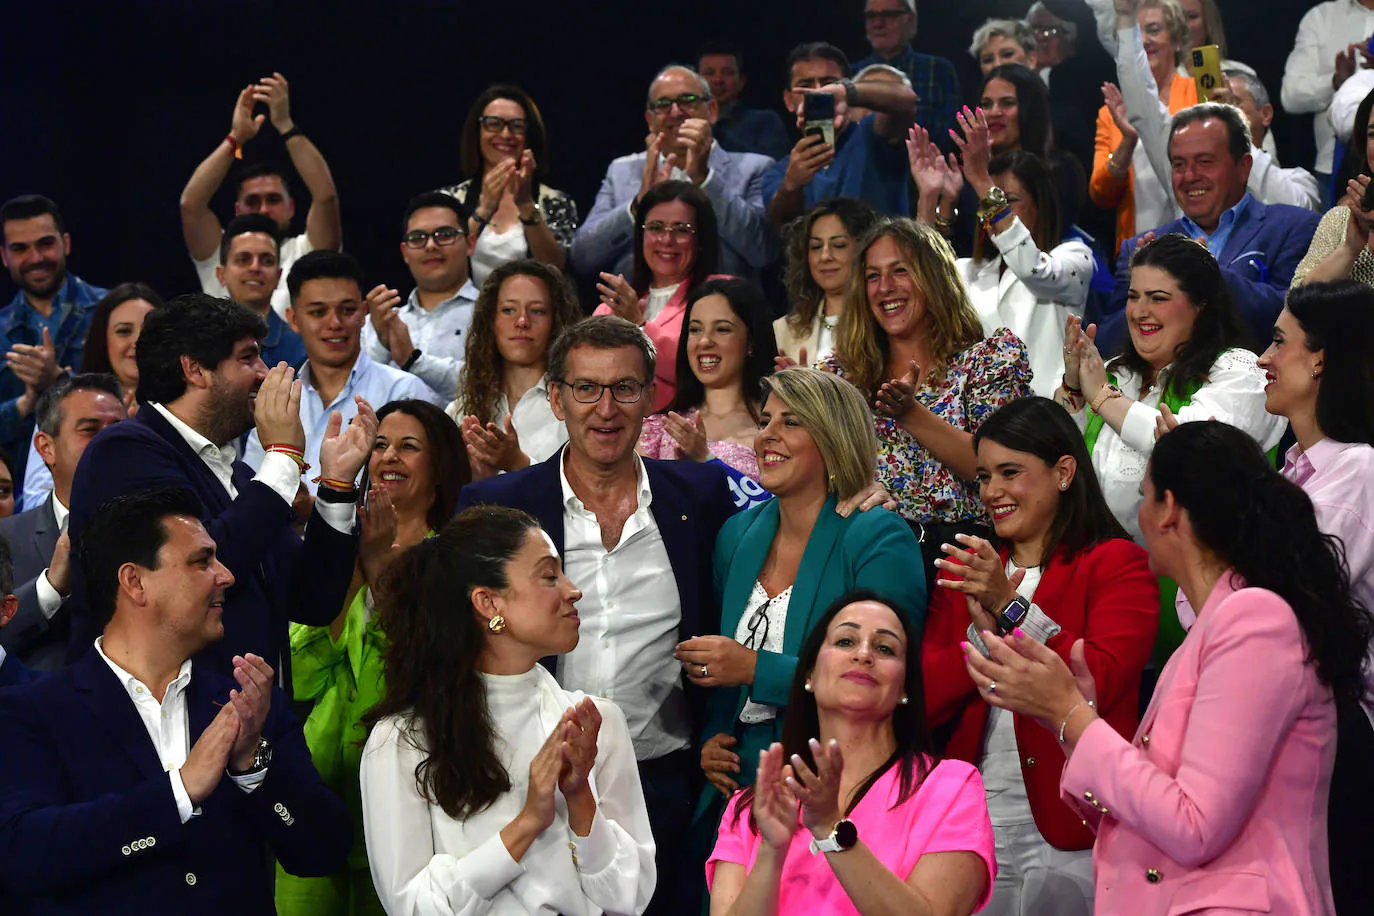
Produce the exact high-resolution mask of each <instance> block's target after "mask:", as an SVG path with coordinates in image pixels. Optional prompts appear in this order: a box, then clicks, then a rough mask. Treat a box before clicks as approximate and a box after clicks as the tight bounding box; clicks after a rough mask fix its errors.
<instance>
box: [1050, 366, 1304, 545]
mask: <svg viewBox="0 0 1374 916" xmlns="http://www.w3.org/2000/svg"><path fill="white" fill-rule="evenodd" d="M1170 368H1172V367H1170V366H1166V367H1165V368H1164V369H1162V370H1160V372H1159V377H1158V380H1157V384H1155V386H1154V387H1152V388H1151V389H1150V392H1149V394H1147V395H1145V397H1143V398H1141V397H1140V382H1141V379H1140V377H1139V376H1138V375H1136V374H1135V373H1134V372H1132V371H1130V370H1128V369H1126V368H1124V367H1123V366H1121V365H1120V364H1116V365H1111V366H1108V369H1109V370H1110V371H1111V372H1112V374H1113V375H1115V376H1116V379H1117V387H1118V388H1120V389H1121V393H1122V394H1124V395H1125V396H1126V397H1128V398H1131V399H1132V400H1134V401H1135V403H1134V404H1132V405H1131V407H1130V410H1129V411H1127V413H1126V419H1125V420H1123V421H1122V423H1121V434H1120V435H1117V433H1116V431H1115V430H1113V429H1112V428H1111V426H1110V425H1109V424H1106V423H1103V424H1102V432H1101V433H1100V434H1099V435H1098V437H1097V444H1096V445H1095V446H1094V447H1093V454H1092V458H1093V470H1094V471H1096V472H1097V479H1098V481H1099V482H1100V483H1101V484H1102V495H1103V496H1105V497H1106V499H1107V505H1108V506H1109V507H1110V508H1111V510H1112V514H1113V515H1115V516H1116V520H1117V521H1119V522H1120V523H1121V524H1122V526H1123V527H1125V529H1126V531H1127V532H1128V533H1129V534H1130V535H1131V537H1132V538H1134V539H1135V541H1136V542H1137V543H1140V540H1141V539H1140V525H1139V524H1138V523H1137V521H1136V509H1137V508H1138V507H1139V506H1140V482H1141V480H1143V479H1144V477H1145V465H1146V463H1147V462H1148V461H1149V460H1150V453H1151V452H1153V451H1154V448H1155V421H1156V420H1157V419H1158V418H1159V415H1160V411H1159V396H1160V392H1161V391H1163V390H1164V386H1165V384H1166V383H1167V381H1168V372H1169V370H1170ZM1087 418H1088V411H1087V410H1086V409H1080V410H1079V411H1078V412H1077V413H1074V414H1073V419H1074V422H1075V423H1077V424H1078V426H1079V428H1080V429H1083V428H1085V427H1086V426H1087ZM1178 419H1179V422H1181V423H1187V422H1189V421H1191V420H1212V419H1215V420H1220V421H1221V422H1223V423H1229V424H1231V425H1232V426H1235V427H1237V428H1238V429H1240V430H1242V431H1244V432H1246V433H1248V434H1249V435H1250V436H1251V437H1252V438H1253V439H1254V440H1255V441H1257V442H1258V443H1259V444H1260V446H1261V447H1262V448H1264V449H1265V450H1266V451H1267V450H1269V449H1271V448H1273V447H1274V446H1276V445H1278V444H1279V439H1280V438H1281V437H1282V436H1283V431H1284V429H1285V427H1286V426H1287V425H1288V421H1287V420H1285V419H1284V418H1283V417H1279V416H1275V415H1273V414H1271V413H1268V412H1266V411H1265V409H1264V373H1263V372H1261V371H1260V368H1259V365H1258V357H1256V356H1255V354H1254V353H1251V352H1250V351H1249V350H1242V349H1234V350H1226V351H1223V352H1222V354H1221V355H1220V356H1218V357H1217V359H1216V362H1214V363H1212V368H1211V369H1210V370H1209V371H1208V380H1207V383H1206V384H1205V385H1203V386H1202V387H1201V388H1199V389H1198V390H1197V392H1196V393H1195V394H1194V395H1193V398H1192V400H1191V401H1190V402H1189V403H1188V404H1187V405H1186V406H1185V407H1183V408H1182V409H1180V410H1179V412H1178Z"/></svg>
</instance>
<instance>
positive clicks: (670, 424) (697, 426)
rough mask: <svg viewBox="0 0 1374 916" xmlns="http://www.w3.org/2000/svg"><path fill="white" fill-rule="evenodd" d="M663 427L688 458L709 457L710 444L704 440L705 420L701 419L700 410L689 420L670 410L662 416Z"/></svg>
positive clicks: (699, 459) (698, 459) (700, 459)
mask: <svg viewBox="0 0 1374 916" xmlns="http://www.w3.org/2000/svg"><path fill="white" fill-rule="evenodd" d="M663 428H664V429H666V430H667V431H668V435H670V436H672V437H673V441H675V442H676V443H677V447H678V448H679V449H681V450H682V454H684V455H686V456H687V457H688V458H690V459H692V460H693V461H706V460H708V459H709V458H710V457H711V446H710V444H709V443H708V442H707V441H706V421H704V420H702V418H701V411H697V414H696V416H694V417H692V418H691V419H690V420H689V419H687V418H686V417H684V416H683V415H682V414H680V413H676V412H674V411H671V410H670V411H668V415H667V416H666V417H664V418H663Z"/></svg>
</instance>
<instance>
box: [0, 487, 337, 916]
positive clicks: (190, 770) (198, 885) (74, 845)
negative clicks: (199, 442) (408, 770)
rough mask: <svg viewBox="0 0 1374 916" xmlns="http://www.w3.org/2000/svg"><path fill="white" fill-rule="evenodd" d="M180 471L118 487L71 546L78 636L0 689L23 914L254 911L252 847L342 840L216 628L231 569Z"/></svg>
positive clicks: (301, 761) (309, 861)
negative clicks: (53, 665)
mask: <svg viewBox="0 0 1374 916" xmlns="http://www.w3.org/2000/svg"><path fill="white" fill-rule="evenodd" d="M200 511H201V505H200V500H199V499H198V498H197V497H196V495H195V494H193V493H191V492H190V491H189V490H186V489H184V488H161V489H156V490H150V491H144V492H140V493H137V494H134V495H131V496H125V497H121V498H119V499H116V500H114V501H112V502H110V503H107V504H106V505H105V506H103V507H102V508H101V509H100V511H99V512H98V513H97V514H96V515H95V516H94V517H93V518H91V519H90V520H89V522H88V531H89V534H90V537H89V538H88V539H87V540H86V541H85V542H84V544H83V548H82V551H81V553H80V560H81V565H82V569H83V575H84V577H85V580H86V581H87V583H88V589H89V594H90V600H91V604H92V610H93V613H94V614H95V616H96V617H97V618H98V619H99V620H100V621H101V626H102V631H103V632H102V636H101V637H100V639H99V640H98V641H97V642H96V646H95V651H92V652H90V653H87V654H86V655H85V656H84V657H83V658H82V659H81V660H80V661H79V662H77V663H76V664H75V665H74V666H72V667H70V668H66V669H64V670H62V671H60V672H57V673H55V674H52V675H49V676H48V677H46V678H43V679H41V680H38V681H35V682H34V683H32V684H30V685H28V686H25V687H21V688H17V689H12V690H4V691H0V748H4V765H3V766H0V885H3V886H4V887H6V888H8V889H9V890H10V891H11V892H12V893H14V894H16V895H18V896H19V897H20V898H22V899H24V902H25V903H26V904H27V905H28V907H29V912H31V913H33V914H35V916H46V914H64V913H71V914H76V913H81V914H85V913H130V914H134V913H139V914H141V913H154V912H157V913H198V914H214V913H224V914H234V916H241V914H244V913H270V912H272V908H273V904H272V882H271V872H270V871H269V865H268V863H269V862H270V860H271V859H272V858H275V859H276V860H277V861H278V862H280V863H281V864H282V866H283V867H284V868H285V869H286V870H287V871H288V872H290V873H293V874H302V875H324V874H328V873H330V872H332V871H333V870H334V869H336V868H338V867H339V866H340V865H342V864H343V862H344V860H345V858H346V857H347V855H348V850H349V846H350V844H351V842H352V833H353V830H352V826H351V821H350V818H349V814H348V810H347V808H346V807H345V806H344V803H343V802H342V801H341V800H340V799H339V798H338V796H336V795H334V793H332V792H331V791H329V789H328V788H326V787H325V785H324V783H323V782H322V781H321V780H320V777H319V774H318V773H317V772H316V771H315V767H314V765H313V763H312V762H311V759H310V753H309V751H308V750H307V749H306V746H305V739H304V737H303V735H302V733H301V727H300V724H299V723H298V722H297V721H296V720H295V719H294V718H293V717H292V715H291V713H290V711H289V710H288V709H287V702H286V697H285V695H284V694H282V693H281V692H280V691H277V690H274V689H273V687H272V677H273V672H272V669H271V667H270V666H269V665H267V663H266V662H264V661H263V660H262V659H261V658H259V657H257V656H256V655H251V654H250V655H248V656H246V657H239V658H236V659H235V667H234V677H233V678H229V677H225V676H223V675H220V674H216V673H215V672H213V671H210V670H208V669H207V668H206V667H205V666H201V665H197V664H195V663H193V662H192V661H191V659H192V657H193V656H195V655H197V654H198V653H200V652H201V651H202V650H203V649H204V648H205V646H206V645H207V644H209V643H211V642H213V641H215V640H218V639H220V638H222V637H223V635H224V623H223V620H222V616H223V615H224V614H225V593H226V591H227V590H228V589H229V587H230V586H232V584H233V582H234V576H233V574H232V572H231V571H230V570H228V569H227V568H226V567H225V566H224V564H223V563H222V562H221V559H220V557H219V556H218V554H217V552H216V545H215V542H214V541H213V540H212V539H211V538H210V536H209V535H208V534H207V533H206V530H205V527H204V526H203V525H202V524H201V522H200V519H199V517H198V516H199V513H200Z"/></svg>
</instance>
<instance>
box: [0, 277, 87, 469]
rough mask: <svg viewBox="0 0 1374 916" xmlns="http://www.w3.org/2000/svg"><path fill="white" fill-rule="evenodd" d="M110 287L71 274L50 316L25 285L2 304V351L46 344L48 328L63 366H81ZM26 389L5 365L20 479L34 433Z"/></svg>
mask: <svg viewBox="0 0 1374 916" xmlns="http://www.w3.org/2000/svg"><path fill="white" fill-rule="evenodd" d="M106 292H108V290H105V289H102V288H101V287H99V286H92V285H91V284H89V283H87V282H85V281H84V280H82V279H81V278H80V277H78V276H76V275H75V274H72V273H68V274H67V278H66V279H65V280H63V281H62V286H61V287H60V288H59V289H58V290H57V295H56V296H54V297H53V300H52V311H51V313H50V314H49V315H48V316H47V317H46V318H45V317H44V316H43V314H42V313H41V312H39V311H38V309H36V308H34V307H33V305H32V304H31V303H30V302H29V299H28V296H27V295H25V293H24V291H23V290H22V289H21V290H19V292H17V293H15V294H14V298H13V299H11V300H10V302H9V304H8V305H6V306H5V307H4V308H3V309H0V348H3V349H0V353H7V352H9V351H10V349H12V348H13V347H14V345H15V344H28V345H30V346H37V345H39V344H41V343H42V342H43V329H44V328H46V329H47V331H48V334H49V336H51V337H52V342H53V349H54V350H55V351H56V353H57V365H58V366H61V367H64V368H65V367H68V366H70V367H71V368H72V369H77V368H79V367H80V365H81V354H82V352H83V351H84V350H85V347H86V332H87V331H89V330H90V328H91V313H92V312H94V311H95V306H96V303H97V302H99V301H100V300H101V298H102V297H103V296H104V295H105V293H106ZM23 394H24V383H23V382H22V381H20V380H19V377H18V376H16V375H15V374H14V372H12V371H11V370H10V368H9V366H8V365H0V445H4V447H5V450H6V451H8V452H9V453H10V457H11V459H12V460H13V461H14V463H15V464H14V466H13V467H12V468H11V470H13V472H14V474H15V479H16V480H19V479H22V475H23V473H24V463H25V460H26V458H27V456H28V454H29V444H28V439H29V437H31V436H32V435H33V414H29V416H27V417H21V416H19V404H18V401H19V398H20V397H21V396H22V395H23Z"/></svg>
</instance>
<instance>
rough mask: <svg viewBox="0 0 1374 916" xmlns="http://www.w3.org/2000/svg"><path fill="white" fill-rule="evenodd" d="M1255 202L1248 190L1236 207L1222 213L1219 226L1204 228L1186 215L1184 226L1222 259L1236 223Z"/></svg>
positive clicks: (1215, 255)
mask: <svg viewBox="0 0 1374 916" xmlns="http://www.w3.org/2000/svg"><path fill="white" fill-rule="evenodd" d="M1253 202H1254V198H1253V197H1251V196H1250V193H1249V192H1248V191H1247V192H1246V193H1245V196H1244V197H1242V198H1241V199H1240V200H1239V201H1237V202H1236V205H1235V206H1234V207H1232V208H1231V209H1229V210H1227V211H1226V212H1225V213H1223V214H1221V219H1219V220H1217V227H1216V228H1215V229H1213V230H1212V231H1211V232H1208V231H1207V230H1205V229H1203V228H1202V227H1201V226H1199V225H1198V224H1197V223H1195V222H1193V221H1192V220H1191V219H1189V218H1188V217H1186V216H1185V217H1183V228H1184V229H1186V230H1188V235H1189V236H1190V237H1192V238H1195V239H1197V240H1198V241H1199V242H1201V243H1202V244H1204V245H1206V246H1207V250H1208V251H1210V252H1212V257H1214V258H1216V259H1217V260H1221V253H1222V252H1223V251H1225V250H1226V243H1227V242H1228V241H1230V240H1231V233H1232V232H1233V231H1235V228H1236V223H1237V222H1239V221H1240V220H1242V219H1244V218H1245V217H1246V214H1247V213H1248V212H1249V210H1250V204H1251V203H1253Z"/></svg>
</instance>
